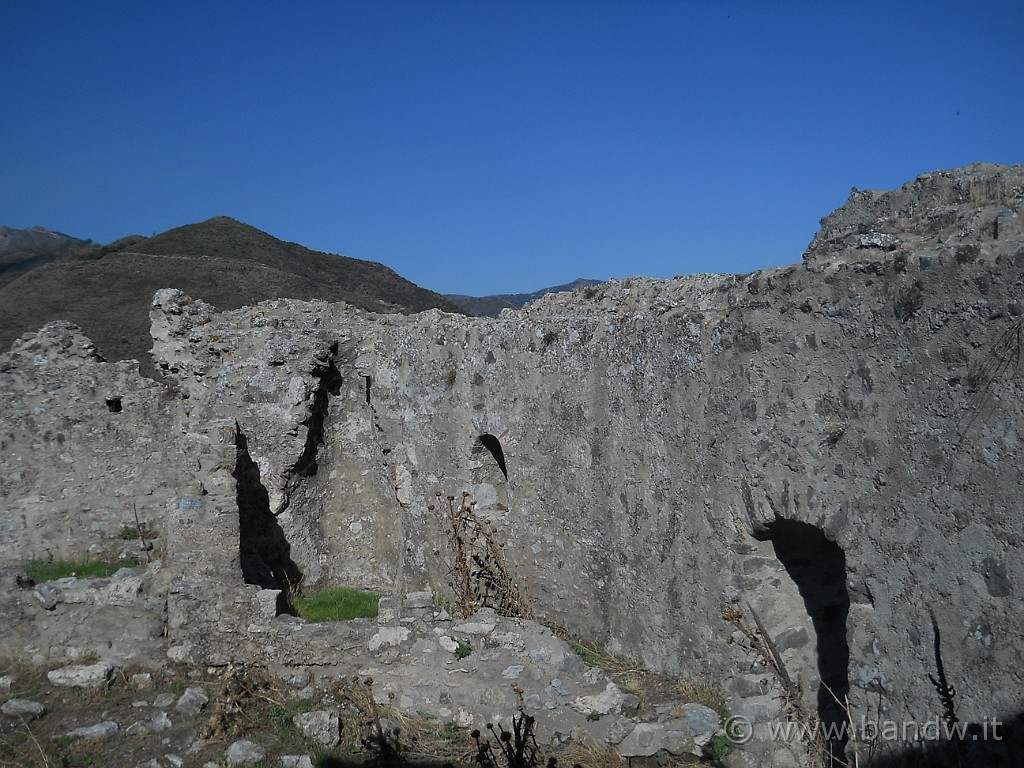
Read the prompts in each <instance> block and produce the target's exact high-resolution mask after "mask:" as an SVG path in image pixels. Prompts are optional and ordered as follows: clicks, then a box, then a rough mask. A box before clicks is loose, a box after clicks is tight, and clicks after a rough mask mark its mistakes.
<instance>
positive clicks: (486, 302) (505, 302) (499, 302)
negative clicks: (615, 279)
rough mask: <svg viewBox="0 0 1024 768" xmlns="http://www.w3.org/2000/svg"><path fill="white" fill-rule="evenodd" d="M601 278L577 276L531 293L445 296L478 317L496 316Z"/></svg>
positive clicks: (597, 281)
mask: <svg viewBox="0 0 1024 768" xmlns="http://www.w3.org/2000/svg"><path fill="white" fill-rule="evenodd" d="M603 282H604V281H603V280H591V279H589V278H585V277H579V278H576V279H575V280H573V281H572V282H571V283H563V284H561V285H553V286H550V287H548V288H541V289H540V290H537V291H533V292H532V293H497V294H493V295H490V296H466V295H464V294H460V293H446V294H445V298H446V299H448V300H450V301H452V302H454V303H455V304H458V305H459V306H460V307H462V309H464V310H465V311H467V312H468V313H469V314H471V315H478V316H480V317H497V316H498V315H499V314H501V311H502V310H503V309H522V308H523V307H524V306H526V305H527V304H528V303H529V302H531V301H535V300H537V299H539V298H540V297H541V296H547V295H548V294H549V293H566V292H568V291H574V290H576V289H577V288H586V287H590V286H593V285H600V284H601V283H603Z"/></svg>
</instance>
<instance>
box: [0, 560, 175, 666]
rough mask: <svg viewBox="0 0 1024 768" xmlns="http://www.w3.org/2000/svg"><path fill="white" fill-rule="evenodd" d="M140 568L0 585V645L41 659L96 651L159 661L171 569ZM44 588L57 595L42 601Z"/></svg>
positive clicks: (124, 659)
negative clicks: (28, 585)
mask: <svg viewBox="0 0 1024 768" xmlns="http://www.w3.org/2000/svg"><path fill="white" fill-rule="evenodd" d="M79 556H81V555H79ZM137 570H138V571H139V574H138V575H135V574H134V572H133V571H130V570H127V569H122V570H121V571H118V572H117V573H116V574H114V575H113V576H111V577H110V578H105V579H101V578H90V579H78V578H75V577H68V578H66V579H58V580H57V581H53V582H47V583H45V584H40V585H37V586H36V588H35V590H34V591H29V590H21V589H15V590H4V591H0V614H2V615H3V616H4V617H5V618H6V619H7V621H6V622H5V624H4V625H3V626H2V627H0V651H3V652H6V653H13V654H15V655H20V656H24V657H26V658H28V659H33V660H35V661H38V662H43V661H46V662H57V663H61V662H68V661H74V660H76V659H78V658H81V657H82V656H85V655H87V654H95V655H97V656H99V657H100V658H101V659H104V660H109V661H110V662H112V663H115V664H118V665H124V664H127V663H135V664H139V665H143V666H147V667H157V666H161V665H162V664H164V663H166V658H165V652H164V649H163V648H162V646H163V633H164V626H165V623H166V611H167V598H166V595H167V589H168V581H169V576H170V574H169V571H168V570H167V569H166V568H165V567H164V564H163V563H162V562H160V561H154V562H153V563H152V564H151V565H150V566H149V567H148V568H145V569H143V568H141V567H140V568H139V569H137ZM41 590H45V592H46V593H47V594H50V595H53V597H54V600H53V603H52V605H49V604H46V603H40V602H39V601H38V599H37V598H36V595H37V594H38V593H39V592H40V591H41Z"/></svg>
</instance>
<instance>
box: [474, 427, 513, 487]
mask: <svg viewBox="0 0 1024 768" xmlns="http://www.w3.org/2000/svg"><path fill="white" fill-rule="evenodd" d="M477 441H478V443H479V444H480V445H481V446H482V447H483V448H485V449H486V450H487V452H488V453H489V454H491V458H493V459H494V461H495V463H497V465H498V469H500V470H501V474H503V475H504V476H505V479H506V480H508V466H507V465H506V464H505V451H503V450H502V448H501V440H499V439H498V438H496V437H495V436H494V435H492V434H490V433H488V432H485V433H484V434H482V435H480V437H478V438H477Z"/></svg>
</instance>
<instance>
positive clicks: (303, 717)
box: [292, 709, 341, 747]
mask: <svg viewBox="0 0 1024 768" xmlns="http://www.w3.org/2000/svg"><path fill="white" fill-rule="evenodd" d="M292 721H293V722H294V723H295V725H296V727H298V729H299V730H300V731H302V735H303V736H305V737H306V738H307V739H309V740H310V741H315V742H316V743H317V744H323V745H324V746H325V747H333V746H336V745H337V744H338V742H339V741H341V722H340V720H339V718H338V713H337V712H334V711H332V710H326V709H322V710H316V711H313V712H302V713H301V714H298V715H295V717H293V718H292Z"/></svg>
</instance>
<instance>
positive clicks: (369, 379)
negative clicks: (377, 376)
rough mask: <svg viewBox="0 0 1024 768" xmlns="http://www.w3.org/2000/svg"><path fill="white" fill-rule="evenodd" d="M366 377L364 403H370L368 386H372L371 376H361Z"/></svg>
mask: <svg viewBox="0 0 1024 768" xmlns="http://www.w3.org/2000/svg"><path fill="white" fill-rule="evenodd" d="M363 378H364V379H366V404H367V405H369V404H370V387H371V386H373V377H372V376H370V375H366V376H363Z"/></svg>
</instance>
